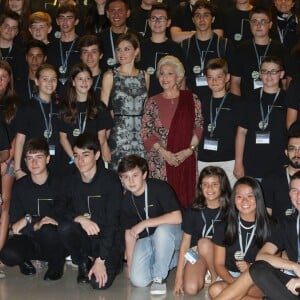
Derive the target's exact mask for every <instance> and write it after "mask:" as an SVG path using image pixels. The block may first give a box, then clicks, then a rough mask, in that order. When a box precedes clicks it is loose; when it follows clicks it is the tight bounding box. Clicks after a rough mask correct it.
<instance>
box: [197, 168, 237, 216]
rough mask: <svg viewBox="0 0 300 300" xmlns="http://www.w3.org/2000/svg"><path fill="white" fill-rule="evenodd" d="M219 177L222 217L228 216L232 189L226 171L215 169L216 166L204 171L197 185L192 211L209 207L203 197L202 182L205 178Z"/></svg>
mask: <svg viewBox="0 0 300 300" xmlns="http://www.w3.org/2000/svg"><path fill="white" fill-rule="evenodd" d="M211 176H217V177H218V178H219V182H220V190H221V193H220V207H221V214H222V216H223V217H224V216H226V214H227V208H228V206H229V203H230V194H231V187H230V183H229V180H228V177H227V175H226V173H225V171H224V170H223V169H222V168H219V167H215V166H208V167H205V168H203V169H202V171H201V173H200V175H199V178H198V183H197V194H196V198H195V199H194V201H193V202H192V204H191V208H192V209H197V210H199V209H202V208H204V207H206V206H207V203H206V199H205V197H204V195H203V191H202V187H201V184H202V180H203V179H204V178H205V177H211Z"/></svg>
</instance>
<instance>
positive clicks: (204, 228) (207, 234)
mask: <svg viewBox="0 0 300 300" xmlns="http://www.w3.org/2000/svg"><path fill="white" fill-rule="evenodd" d="M220 214H221V209H220V208H219V210H218V212H217V215H216V216H215V218H214V219H213V220H212V222H211V224H210V226H209V227H208V229H207V230H206V223H207V222H206V218H205V215H204V213H203V210H201V217H202V220H203V222H204V227H203V229H202V237H208V236H209V233H210V232H211V231H212V230H213V227H214V222H215V221H216V220H217V219H218V218H219V216H220Z"/></svg>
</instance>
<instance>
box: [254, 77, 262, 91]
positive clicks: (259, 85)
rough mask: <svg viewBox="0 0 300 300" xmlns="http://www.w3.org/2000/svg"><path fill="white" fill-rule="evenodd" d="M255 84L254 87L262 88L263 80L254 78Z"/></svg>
mask: <svg viewBox="0 0 300 300" xmlns="http://www.w3.org/2000/svg"><path fill="white" fill-rule="evenodd" d="M253 86H254V89H255V90H256V89H260V88H262V87H263V82H262V81H261V80H259V79H254V80H253Z"/></svg>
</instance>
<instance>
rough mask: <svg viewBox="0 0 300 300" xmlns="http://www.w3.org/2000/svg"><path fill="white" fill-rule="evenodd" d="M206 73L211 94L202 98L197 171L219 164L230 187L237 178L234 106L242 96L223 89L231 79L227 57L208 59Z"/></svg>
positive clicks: (235, 116) (235, 108)
mask: <svg viewBox="0 0 300 300" xmlns="http://www.w3.org/2000/svg"><path fill="white" fill-rule="evenodd" d="M205 75H206V79H207V83H208V87H209V89H210V94H209V95H207V96H204V97H203V98H201V104H202V105H201V107H202V115H203V119H204V124H203V135H202V140H201V142H200V143H199V146H198V170H202V169H203V168H205V167H207V166H209V165H214V166H218V167H221V168H223V169H224V170H225V172H226V174H227V176H228V178H229V180H230V183H231V185H232V186H233V184H234V182H235V180H236V179H235V177H234V176H233V167H234V144H235V133H236V129H237V109H238V107H237V106H238V104H239V102H240V101H241V99H240V97H238V96H236V95H233V94H231V93H228V92H227V91H226V85H227V84H228V82H229V80H230V74H229V73H228V64H227V62H226V60H224V59H223V58H213V59H211V60H209V61H208V63H207V65H206V68H205Z"/></svg>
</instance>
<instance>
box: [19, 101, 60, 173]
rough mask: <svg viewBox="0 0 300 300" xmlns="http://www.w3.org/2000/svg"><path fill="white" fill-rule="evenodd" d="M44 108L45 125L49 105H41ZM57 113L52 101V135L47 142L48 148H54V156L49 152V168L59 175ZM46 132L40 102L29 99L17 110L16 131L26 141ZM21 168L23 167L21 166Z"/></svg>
mask: <svg viewBox="0 0 300 300" xmlns="http://www.w3.org/2000/svg"><path fill="white" fill-rule="evenodd" d="M42 106H43V108H44V112H45V116H46V120H47V123H48V124H49V119H50V106H51V105H50V103H42ZM59 118H60V116H59V111H58V107H57V105H56V104H55V103H53V101H52V115H51V124H52V135H51V137H50V138H49V140H48V144H49V146H50V147H51V146H54V147H55V155H53V153H52V152H51V153H50V154H51V159H50V163H49V168H50V170H52V171H53V172H54V173H59V167H60V166H59V164H60V158H61V145H60V142H59V122H60V121H59ZM45 130H46V124H45V119H44V115H43V112H42V109H41V107H40V102H39V101H38V100H36V99H35V98H33V99H31V100H30V101H28V102H27V103H24V104H23V105H22V106H21V107H20V108H19V110H18V112H17V115H16V131H17V133H22V134H24V135H25V136H26V140H28V139H30V138H41V137H45V136H44V132H45ZM22 167H25V166H24V165H22Z"/></svg>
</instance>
